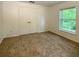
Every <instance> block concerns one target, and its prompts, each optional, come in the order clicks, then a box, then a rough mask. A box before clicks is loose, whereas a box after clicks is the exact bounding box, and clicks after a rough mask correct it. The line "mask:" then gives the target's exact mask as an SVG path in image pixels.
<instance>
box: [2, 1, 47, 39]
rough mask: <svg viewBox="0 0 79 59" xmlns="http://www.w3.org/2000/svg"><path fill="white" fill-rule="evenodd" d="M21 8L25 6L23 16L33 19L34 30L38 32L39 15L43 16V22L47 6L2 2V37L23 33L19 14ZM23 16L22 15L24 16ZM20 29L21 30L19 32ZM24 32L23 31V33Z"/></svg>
mask: <svg viewBox="0 0 79 59" xmlns="http://www.w3.org/2000/svg"><path fill="white" fill-rule="evenodd" d="M21 8H26V9H27V10H25V12H26V13H27V14H25V16H27V19H31V20H32V21H33V28H32V30H34V32H40V30H39V23H38V22H39V19H40V18H39V17H41V16H44V17H45V22H46V20H47V17H46V16H47V14H46V13H47V11H48V10H47V7H44V6H40V5H34V4H28V3H27V4H26V3H23V2H13V1H12V2H11V1H8V2H3V37H4V38H5V37H11V36H17V35H22V34H23V32H22V31H23V28H22V27H21V24H24V23H23V20H22V16H21V13H22V12H21V11H20V9H21ZM25 16H23V17H25ZM20 31H21V32H20ZM24 34H25V33H24Z"/></svg>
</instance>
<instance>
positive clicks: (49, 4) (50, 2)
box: [22, 1, 64, 6]
mask: <svg viewBox="0 0 79 59" xmlns="http://www.w3.org/2000/svg"><path fill="white" fill-rule="evenodd" d="M22 2H25V3H30V2H29V1H22ZM34 2H35V3H33V4H37V5H43V6H52V5H55V4H59V3H63V2H64V1H34Z"/></svg>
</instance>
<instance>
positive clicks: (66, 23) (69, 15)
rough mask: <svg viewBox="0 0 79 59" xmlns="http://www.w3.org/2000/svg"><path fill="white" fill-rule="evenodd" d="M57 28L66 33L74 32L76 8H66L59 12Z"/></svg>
mask: <svg viewBox="0 0 79 59" xmlns="http://www.w3.org/2000/svg"><path fill="white" fill-rule="evenodd" d="M59 16H60V17H59V18H60V22H59V25H60V26H59V28H60V30H64V31H67V32H71V33H74V32H76V8H75V7H74V8H68V9H63V10H60V13H59Z"/></svg>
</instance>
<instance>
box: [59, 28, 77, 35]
mask: <svg viewBox="0 0 79 59" xmlns="http://www.w3.org/2000/svg"><path fill="white" fill-rule="evenodd" d="M59 30H60V31H64V32H67V33H70V34H76V31H68V30H65V29H59Z"/></svg>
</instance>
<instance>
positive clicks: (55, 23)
mask: <svg viewBox="0 0 79 59" xmlns="http://www.w3.org/2000/svg"><path fill="white" fill-rule="evenodd" d="M73 6H75V7H76V8H77V19H76V21H77V24H76V27H77V29H76V30H77V32H76V34H71V33H67V32H64V31H60V30H59V11H60V9H63V8H69V7H73ZM49 10H50V15H49V18H50V20H49V22H48V23H50V25H49V31H51V32H54V33H57V34H59V35H61V36H64V37H66V38H68V39H71V40H73V41H76V42H79V2H64V3H62V4H57V5H55V6H51V7H50V8H49Z"/></svg>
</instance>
